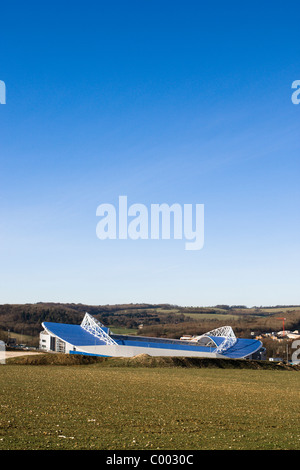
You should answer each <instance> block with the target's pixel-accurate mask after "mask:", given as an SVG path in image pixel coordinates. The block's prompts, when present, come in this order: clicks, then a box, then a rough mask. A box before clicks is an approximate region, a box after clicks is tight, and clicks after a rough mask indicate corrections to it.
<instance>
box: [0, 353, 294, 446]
mask: <svg viewBox="0 0 300 470" xmlns="http://www.w3.org/2000/svg"><path fill="white" fill-rule="evenodd" d="M105 364H106V366H105V367H103V365H102V364H101V363H95V364H90V365H62V366H58V365H47V366H43V365H17V364H6V365H2V366H0V390H1V402H0V403H1V405H0V409H1V414H0V450H6V449H25V450H26V449H30V450H35V449H111V450H122V449H126V450H127V449H129V450H134V449H152V450H155V449H167V450H185V449H188V450H195V449H294V450H299V449H300V429H299V411H300V407H299V389H300V374H299V373H298V372H297V371H283V370H281V371H273V370H246V369H245V370H238V369H210V368H203V369H202V368H200V369H197V368H184V367H181V368H176V367H164V368H162V367H156V368H147V367H109V366H107V362H105Z"/></svg>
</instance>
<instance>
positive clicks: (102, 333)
mask: <svg viewBox="0 0 300 470" xmlns="http://www.w3.org/2000/svg"><path fill="white" fill-rule="evenodd" d="M43 327H44V328H45V330H46V331H47V332H48V333H50V334H52V335H53V336H56V337H57V338H59V339H61V340H62V341H65V342H67V343H69V344H71V345H73V346H75V347H85V346H104V345H113V344H114V345H117V346H134V347H144V348H145V347H147V348H159V349H170V350H182V352H183V354H184V351H198V352H207V351H209V352H211V353H213V352H216V353H218V354H221V355H223V356H224V357H228V358H243V357H247V356H249V355H251V354H253V353H255V352H256V351H258V350H259V349H260V347H261V342H260V341H258V340H254V339H244V338H236V337H235V335H234V333H233V331H232V329H231V327H222V328H218V329H216V330H213V331H211V332H208V333H206V334H204V335H202V336H199V337H197V338H209V339H210V340H211V342H212V343H211V344H210V346H209V347H208V346H205V345H203V344H202V345H201V344H197V343H191V342H186V341H181V340H176V339H168V338H152V337H144V336H134V335H132V336H130V335H115V334H111V333H110V330H109V329H108V328H106V327H104V326H103V325H102V324H101V323H100V322H98V321H97V320H96V319H94V318H93V317H92V316H91V315H89V314H86V316H85V317H84V320H83V321H82V323H81V325H70V324H64V323H52V322H44V323H43ZM212 344H213V345H212Z"/></svg>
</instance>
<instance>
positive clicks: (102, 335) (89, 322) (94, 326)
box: [80, 313, 117, 346]
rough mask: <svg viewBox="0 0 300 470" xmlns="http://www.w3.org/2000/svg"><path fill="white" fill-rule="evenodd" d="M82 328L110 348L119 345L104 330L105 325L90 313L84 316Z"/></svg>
mask: <svg viewBox="0 0 300 470" xmlns="http://www.w3.org/2000/svg"><path fill="white" fill-rule="evenodd" d="M80 326H81V328H83V329H84V330H85V331H87V332H88V333H90V334H91V335H93V336H95V337H96V338H99V339H100V340H101V341H104V342H105V343H106V344H108V345H110V346H112V345H117V343H116V342H115V341H114V340H113V339H112V338H111V337H110V336H109V335H108V334H107V333H106V332H105V331H104V330H103V327H104V325H102V323H100V322H99V321H98V320H96V318H94V317H92V315H90V314H89V313H86V314H85V315H84V318H83V320H82V322H81V325H80Z"/></svg>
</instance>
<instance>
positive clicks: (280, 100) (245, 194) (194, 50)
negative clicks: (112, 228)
mask: <svg viewBox="0 0 300 470" xmlns="http://www.w3.org/2000/svg"><path fill="white" fill-rule="evenodd" d="M299 14H300V6H299V2H296V1H291V2H289V3H286V2H279V1H275V2H272V3H271V2H269V1H262V0H260V1H257V0H254V1H252V2H250V3H248V4H245V2H240V1H232V0H229V1H226V2H224V1H220V0H219V1H216V2H208V1H207V2H203V1H189V0H187V1H185V2H182V1H181V2H179V1H174V0H172V1H165V0H160V1H156V0H151V1H150V0H149V1H148V0H145V1H132V0H128V1H126V2H125V1H110V2H104V1H101V0H98V1H90V0H86V1H85V2H80V1H72V2H67V1H63V0H60V1H56V0H52V1H51V2H48V1H44V2H41V1H30V0H29V1H26V2H24V1H14V2H3V4H2V5H1V28H0V44H1V46H0V50H1V57H0V58H1V60H0V80H3V81H4V82H5V84H6V90H7V95H6V104H5V105H0V303H25V302H39V301H52V302H74V303H77V302H81V303H88V304H115V303H131V302H132V303H135V302H151V303H161V302H164V303H172V304H178V305H187V306H189V305H207V306H208V305H216V304H230V305H233V304H245V305H248V306H253V305H277V304H300V289H299V287H300V282H299V281H300V270H299V261H300V256H299V255H300V250H299V248H300V238H299V233H300V211H299V209H300V184H299V176H300V164H299V156H300V105H298V106H297V105H294V104H292V101H291V95H292V90H291V85H292V82H293V81H294V80H300V67H299V57H300V20H299V18H300V15H299ZM119 195H127V197H128V202H129V204H133V203H142V204H145V205H147V206H149V205H150V204H152V203H168V204H170V205H171V204H172V203H179V204H188V203H190V204H196V203H199V204H204V206H205V244H204V247H203V249H202V250H199V251H186V250H184V242H183V241H182V240H138V241H133V240H105V241H103V240H102V241H101V240H99V239H98V238H97V236H96V225H97V222H98V219H97V217H96V209H97V206H98V205H99V204H102V203H111V204H115V205H116V204H117V201H118V197H119Z"/></svg>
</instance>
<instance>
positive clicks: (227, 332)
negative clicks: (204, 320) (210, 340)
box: [205, 326, 237, 354]
mask: <svg viewBox="0 0 300 470" xmlns="http://www.w3.org/2000/svg"><path fill="white" fill-rule="evenodd" d="M205 336H220V337H222V338H224V341H222V343H221V344H219V346H218V347H217V349H216V352H217V353H219V354H222V353H223V352H224V351H226V350H227V349H229V348H231V347H232V346H233V345H234V344H235V343H236V342H237V338H236V336H235V334H234V332H233V329H232V328H231V326H221V327H220V328H216V329H215V330H212V331H209V332H208V333H205Z"/></svg>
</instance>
